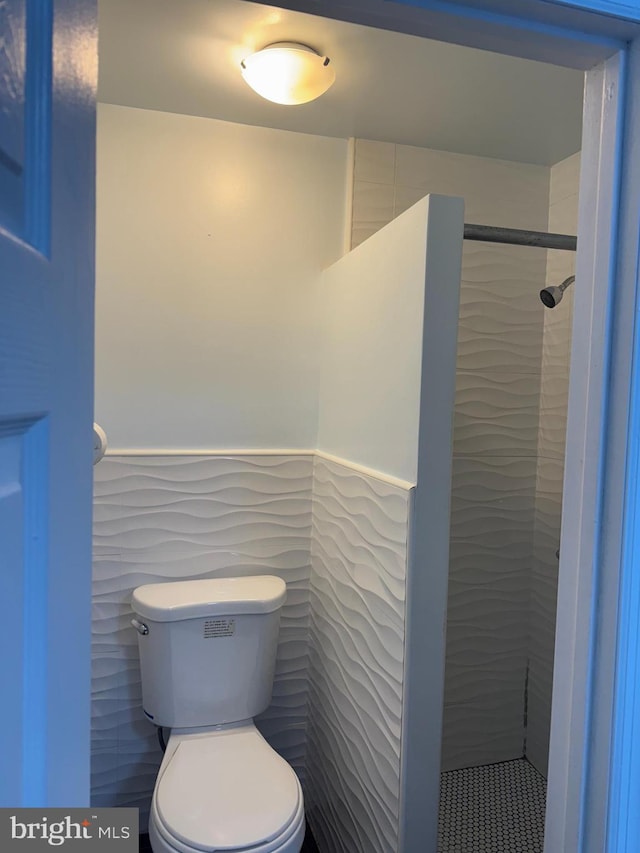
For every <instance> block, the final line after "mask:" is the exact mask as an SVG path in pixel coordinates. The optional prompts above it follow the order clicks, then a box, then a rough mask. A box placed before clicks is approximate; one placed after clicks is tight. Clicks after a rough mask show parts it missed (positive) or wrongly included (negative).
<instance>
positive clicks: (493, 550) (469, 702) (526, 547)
mask: <svg viewBox="0 0 640 853" xmlns="http://www.w3.org/2000/svg"><path fill="white" fill-rule="evenodd" d="M535 470H536V460H535V457H520V458H517V457H515V458H514V457H504V456H503V457H457V458H454V462H453V483H452V503H451V551H450V567H449V601H448V613H447V616H448V620H447V646H446V669H445V696H444V702H445V705H444V718H443V741H442V767H443V770H451V769H455V768H460V767H469V766H472V765H479V764H491V763H494V762H497V761H503V760H508V759H512V758H515V757H519V756H521V755H522V748H523V740H524V683H525V673H526V666H527V637H528V630H527V619H528V607H529V586H528V585H529V579H530V574H529V564H530V558H531V537H532V529H533V510H534V488H535Z"/></svg>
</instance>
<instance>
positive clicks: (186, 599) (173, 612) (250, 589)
mask: <svg viewBox="0 0 640 853" xmlns="http://www.w3.org/2000/svg"><path fill="white" fill-rule="evenodd" d="M286 597H287V587H286V584H285V582H284V581H283V580H282V579H281V578H277V577H274V576H273V575H261V576H258V577H248V578H242V577H240V578H212V579H207V580H195V581H173V582H170V583H151V584H146V585H145V586H139V587H138V588H137V589H135V590H134V591H133V597H132V600H131V603H132V607H133V610H134V611H135V612H136V613H137V614H138V615H139V616H144V617H145V618H147V619H152V620H154V621H156V622H177V621H178V620H180V619H197V618H201V617H203V616H222V615H229V616H233V615H239V614H251V613H272V612H273V611H274V610H277V609H278V608H279V607H281V606H282V605H283V604H284V601H285V599H286Z"/></svg>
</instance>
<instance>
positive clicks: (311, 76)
mask: <svg viewBox="0 0 640 853" xmlns="http://www.w3.org/2000/svg"><path fill="white" fill-rule="evenodd" d="M240 65H241V67H242V76H243V77H244V79H245V80H246V82H247V83H248V85H249V86H251V88H252V89H253V91H254V92H257V93H258V95H261V96H262V97H263V98H266V99H267V100H268V101H273V102H274V103H276V104H287V105H292V104H306V103H308V102H309V101H313V100H315V99H316V98H319V97H320V95H324V93H325V92H326V91H327V89H328V88H329V87H330V86H331V85H332V83H333V81H334V80H335V79H336V75H335V73H334V70H333V66H331V65H329V57H328V56H321V55H320V54H319V53H318V52H317V51H316V50H314V49H313V48H311V47H308V46H307V45H305V44H298V43H296V42H288V41H286V42H285V41H283V42H276V43H275V44H269V45H267V46H266V47H264V48H263V49H262V50H259V51H258V52H257V53H254V54H252V55H251V56H248V57H247V58H246V59H243V60H242V62H241V63H240Z"/></svg>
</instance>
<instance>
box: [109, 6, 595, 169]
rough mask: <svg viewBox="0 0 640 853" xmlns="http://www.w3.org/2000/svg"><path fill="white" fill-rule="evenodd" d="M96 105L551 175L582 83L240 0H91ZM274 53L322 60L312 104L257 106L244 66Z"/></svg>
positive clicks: (576, 126)
mask: <svg viewBox="0 0 640 853" xmlns="http://www.w3.org/2000/svg"><path fill="white" fill-rule="evenodd" d="M99 38H100V66H99V67H100V74H99V78H100V82H99V88H98V97H99V100H100V101H103V102H106V103H111V104H121V105H125V106H131V107H142V108H145V109H153V110H164V111H167V112H174V113H185V114H187V115H197V116H207V117H210V118H218V119H223V120H226V121H234V122H240V123H243V124H253V125H262V126H266V127H275V128H282V129H286V130H295V131H301V132H304V133H315V134H320V135H324V136H338V137H345V138H346V137H350V136H355V137H359V138H363V139H378V140H383V141H389V142H400V143H404V144H409V145H419V146H424V147H428V148H437V149H442V150H447V151H455V152H459V153H463V154H477V155H481V156H485V157H497V158H501V159H506V160H516V161H519V162H524V163H539V164H543V165H551V164H553V163H557V162H558V161H559V160H562V159H564V158H565V157H567V156H568V155H569V154H573V153H574V152H575V151H577V150H578V149H579V147H580V133H581V121H582V82H583V78H582V73H581V72H579V71H574V70H572V69H567V68H559V67H557V66H552V65H545V64H542V63H538V62H532V61H531V60H525V59H516V58H513V57H508V56H499V55H497V54H493V53H488V52H486V51H481V50H474V49H471V48H466V47H460V46H457V45H449V44H444V43H443V42H436V41H431V40H427V39H423V38H418V37H415V36H407V35H404V34H401V33H395V32H389V31H385V30H378V29H372V28H369V27H363V26H357V25H355V24H350V23H345V22H342V21H334V20H327V19H325V18H320V17H316V16H313V15H306V14H302V13H299V12H292V11H289V10H286V9H276V8H272V7H269V6H265V5H262V4H257V3H251V2H248V0H99ZM274 41H301V42H303V43H306V44H310V45H311V46H313V47H315V48H316V49H317V50H319V51H320V52H321V53H323V54H326V55H328V56H329V57H330V58H331V61H332V63H333V65H334V68H335V72H336V82H335V84H334V86H333V87H332V88H331V89H330V90H329V92H327V94H325V95H323V96H322V97H321V98H320V99H319V100H317V101H314V102H312V103H310V104H303V105H301V106H296V107H285V106H279V105H276V104H271V103H269V102H267V101H264V100H262V99H261V98H260V97H259V96H258V95H256V94H255V93H254V92H252V91H251V90H250V89H249V88H248V86H247V85H246V84H245V83H244V81H243V79H242V77H241V76H240V71H239V64H240V60H241V59H242V58H243V57H244V56H246V55H247V54H248V53H251V52H253V51H254V50H257V49H259V48H261V47H263V46H264V45H266V44H269V43H271V42H274Z"/></svg>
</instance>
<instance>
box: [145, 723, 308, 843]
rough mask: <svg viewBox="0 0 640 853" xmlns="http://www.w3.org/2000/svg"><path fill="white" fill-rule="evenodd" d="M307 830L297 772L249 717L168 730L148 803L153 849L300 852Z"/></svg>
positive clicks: (150, 836)
mask: <svg viewBox="0 0 640 853" xmlns="http://www.w3.org/2000/svg"><path fill="white" fill-rule="evenodd" d="M304 832H305V820H304V808H303V798H302V790H301V787H300V783H299V781H298V777H297V776H296V774H295V773H294V771H293V770H292V768H291V767H290V766H289V765H288V764H287V763H286V761H284V759H282V758H280V756H279V755H278V754H277V753H276V752H275V751H274V750H273V749H272V748H271V747H270V746H269V745H268V744H267V742H266V741H265V740H264V738H263V737H262V735H261V734H260V733H259V732H258V730H257V729H256V728H255V726H254V725H253V723H251V722H250V721H248V722H247V723H246V724H243V725H232V726H224V727H220V728H218V729H215V730H210V729H205V730H202V731H199V732H197V733H194V732H192V731H189V732H176V733H172V735H171V737H170V739H169V743H168V745H167V750H166V753H165V757H164V760H163V762H162V765H161V767H160V771H159V773H158V778H157V781H156V787H155V791H154V794H153V800H152V804H151V815H150V818H149V838H150V841H151V846H152V848H153V850H154V853H203V851H228V853H298V851H299V850H300V848H301V846H302V842H303V839H304Z"/></svg>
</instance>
